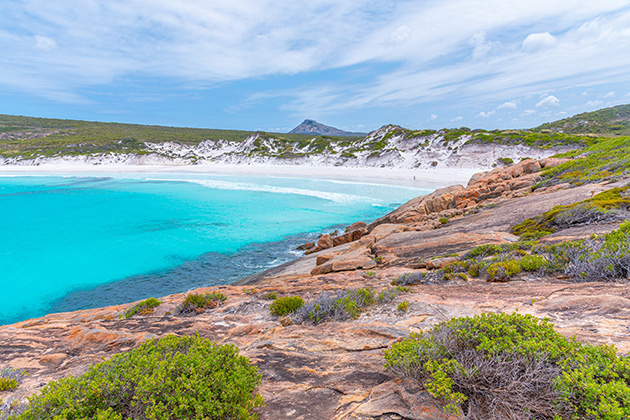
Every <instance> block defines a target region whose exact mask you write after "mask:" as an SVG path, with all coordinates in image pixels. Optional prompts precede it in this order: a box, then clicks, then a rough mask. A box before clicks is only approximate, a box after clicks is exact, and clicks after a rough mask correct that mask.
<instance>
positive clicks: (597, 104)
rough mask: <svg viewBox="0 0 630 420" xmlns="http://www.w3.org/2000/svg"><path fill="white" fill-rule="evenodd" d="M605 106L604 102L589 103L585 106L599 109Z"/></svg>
mask: <svg viewBox="0 0 630 420" xmlns="http://www.w3.org/2000/svg"><path fill="white" fill-rule="evenodd" d="M602 105H604V102H603V101H599V100H596V101H588V102H587V103H585V104H584V107H585V108H599V107H600V106H602Z"/></svg>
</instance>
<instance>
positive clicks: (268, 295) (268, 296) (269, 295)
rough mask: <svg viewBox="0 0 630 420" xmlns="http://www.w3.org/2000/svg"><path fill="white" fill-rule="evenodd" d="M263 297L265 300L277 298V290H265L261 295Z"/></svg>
mask: <svg viewBox="0 0 630 420" xmlns="http://www.w3.org/2000/svg"><path fill="white" fill-rule="evenodd" d="M263 298H265V299H267V300H276V299H278V292H267V293H265V294H264V295H263Z"/></svg>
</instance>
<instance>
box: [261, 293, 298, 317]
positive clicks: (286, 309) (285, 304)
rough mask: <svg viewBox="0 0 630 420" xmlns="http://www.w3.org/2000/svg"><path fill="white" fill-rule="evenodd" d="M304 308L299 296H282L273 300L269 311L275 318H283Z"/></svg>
mask: <svg viewBox="0 0 630 420" xmlns="http://www.w3.org/2000/svg"><path fill="white" fill-rule="evenodd" d="M302 306H304V299H302V298H301V297H299V296H282V297H279V298H278V299H276V300H274V301H273V303H272V304H271V306H270V307H269V311H270V312H271V313H272V314H273V315H276V316H285V315H289V314H292V313H293V312H295V311H297V310H298V309H300V308H301V307H302Z"/></svg>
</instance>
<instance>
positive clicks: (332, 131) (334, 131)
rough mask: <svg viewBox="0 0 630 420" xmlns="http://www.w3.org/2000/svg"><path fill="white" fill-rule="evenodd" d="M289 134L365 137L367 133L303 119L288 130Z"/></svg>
mask: <svg viewBox="0 0 630 420" xmlns="http://www.w3.org/2000/svg"><path fill="white" fill-rule="evenodd" d="M289 134H315V135H324V136H335V137H339V136H341V137H365V136H367V133H352V132H350V131H343V130H340V129H338V128H335V127H330V126H328V125H324V124H322V123H318V122H317V121H315V120H304V121H302V124H300V125H298V126H297V127H295V128H294V129H293V130H291V131H289Z"/></svg>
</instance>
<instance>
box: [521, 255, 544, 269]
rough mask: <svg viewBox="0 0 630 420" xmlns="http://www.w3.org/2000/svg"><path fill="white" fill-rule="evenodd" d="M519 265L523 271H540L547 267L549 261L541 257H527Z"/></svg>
mask: <svg viewBox="0 0 630 420" xmlns="http://www.w3.org/2000/svg"><path fill="white" fill-rule="evenodd" d="M519 265H520V266H521V269H522V270H523V271H539V270H541V269H543V268H545V267H546V266H547V260H545V258H544V257H541V256H540V255H525V256H524V257H523V258H521V260H520V261H519Z"/></svg>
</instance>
